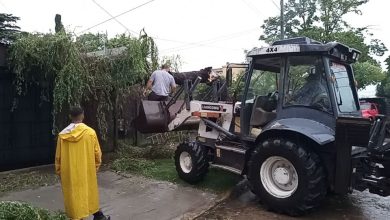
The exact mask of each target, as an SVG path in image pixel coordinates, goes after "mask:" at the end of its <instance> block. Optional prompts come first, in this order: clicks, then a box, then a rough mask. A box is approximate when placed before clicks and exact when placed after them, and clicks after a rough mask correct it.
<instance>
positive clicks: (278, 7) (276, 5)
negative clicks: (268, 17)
mask: <svg viewBox="0 0 390 220" xmlns="http://www.w3.org/2000/svg"><path fill="white" fill-rule="evenodd" d="M270 1H271V2H272V3H273V4H274V5H275V7H276V8H277V9H278V10H280V6H279V5H278V4H276V2H275V1H274V0H270Z"/></svg>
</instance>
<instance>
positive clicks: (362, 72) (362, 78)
mask: <svg viewBox="0 0 390 220" xmlns="http://www.w3.org/2000/svg"><path fill="white" fill-rule="evenodd" d="M353 68H354V73H355V79H356V80H357V81H358V88H359V89H364V88H365V87H366V86H368V85H371V84H375V83H378V82H380V81H382V80H383V79H384V78H385V73H384V72H383V71H382V68H381V67H380V66H379V65H378V64H373V63H370V62H368V61H366V62H359V63H355V64H353Z"/></svg>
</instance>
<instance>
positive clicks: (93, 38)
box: [76, 33, 107, 52]
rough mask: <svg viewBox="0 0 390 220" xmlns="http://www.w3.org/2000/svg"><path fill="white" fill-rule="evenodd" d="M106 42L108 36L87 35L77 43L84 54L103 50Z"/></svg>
mask: <svg viewBox="0 0 390 220" xmlns="http://www.w3.org/2000/svg"><path fill="white" fill-rule="evenodd" d="M106 41H107V35H106V34H92V33H87V34H83V35H80V36H78V37H77V38H76V43H77V44H79V47H80V49H81V50H82V51H83V52H93V51H98V50H103V49H104V46H105V42H106Z"/></svg>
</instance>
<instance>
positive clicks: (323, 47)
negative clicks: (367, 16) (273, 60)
mask: <svg viewBox="0 0 390 220" xmlns="http://www.w3.org/2000/svg"><path fill="white" fill-rule="evenodd" d="M291 53H305V54H310V53H312V54H325V55H329V56H332V57H334V58H337V59H340V60H341V61H344V62H347V63H354V62H356V60H357V59H358V58H359V55H360V51H358V50H356V49H354V48H350V47H348V46H346V45H344V44H341V43H338V42H330V43H326V44H322V43H320V42H318V41H315V40H312V39H310V38H307V37H301V38H291V39H286V40H279V41H275V42H274V43H273V44H272V45H271V46H268V47H262V48H255V49H253V50H251V51H250V52H249V53H248V57H258V56H269V55H271V56H272V55H275V54H276V55H278V54H279V55H280V54H291Z"/></svg>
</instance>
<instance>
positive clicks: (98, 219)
mask: <svg viewBox="0 0 390 220" xmlns="http://www.w3.org/2000/svg"><path fill="white" fill-rule="evenodd" d="M110 219H111V217H110V216H108V215H107V216H105V215H101V216H99V217H97V216H94V217H93V220H110Z"/></svg>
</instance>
